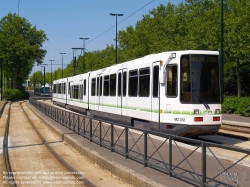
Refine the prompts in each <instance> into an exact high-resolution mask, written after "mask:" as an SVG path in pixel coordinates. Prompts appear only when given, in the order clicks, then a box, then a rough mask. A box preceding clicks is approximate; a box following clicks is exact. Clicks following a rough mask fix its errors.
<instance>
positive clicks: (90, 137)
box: [89, 118, 92, 142]
mask: <svg viewBox="0 0 250 187" xmlns="http://www.w3.org/2000/svg"><path fill="white" fill-rule="evenodd" d="M89 123H90V126H89V140H90V142H92V118H90V121H89Z"/></svg>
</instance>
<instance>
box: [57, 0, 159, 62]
mask: <svg viewBox="0 0 250 187" xmlns="http://www.w3.org/2000/svg"><path fill="white" fill-rule="evenodd" d="M154 1H155V0H152V1H150V2H148V3H147V4H146V5H144V6H142V7H141V8H139V9H138V10H136V11H135V12H133V13H132V14H130V15H128V16H127V17H125V18H124V19H122V20H121V21H119V22H118V23H117V24H120V23H122V22H124V21H125V20H127V19H128V18H130V17H131V16H133V15H134V14H136V13H137V12H139V11H140V10H142V9H144V8H145V7H147V6H148V5H150V4H151V3H152V2H154ZM115 26H116V25H113V26H112V27H110V28H109V29H107V30H105V31H103V32H102V33H101V34H99V35H97V36H96V37H94V38H93V39H91V40H89V41H88V42H87V43H86V44H85V45H87V44H89V43H91V42H93V41H95V40H96V39H97V38H99V37H101V36H102V35H104V34H105V33H107V32H108V31H110V30H111V29H113V28H114V27H115ZM70 50H72V49H71V48H70V49H68V51H70ZM86 50H87V49H86ZM87 51H88V50H87ZM72 53H73V51H72V52H70V53H67V55H65V56H64V60H65V59H67V57H69V56H70V58H71V55H72ZM61 60H62V58H60V59H58V60H55V62H59V61H61ZM65 65H68V64H65Z"/></svg>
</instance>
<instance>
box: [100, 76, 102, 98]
mask: <svg viewBox="0 0 250 187" xmlns="http://www.w3.org/2000/svg"><path fill="white" fill-rule="evenodd" d="M100 96H102V76H101V77H100Z"/></svg>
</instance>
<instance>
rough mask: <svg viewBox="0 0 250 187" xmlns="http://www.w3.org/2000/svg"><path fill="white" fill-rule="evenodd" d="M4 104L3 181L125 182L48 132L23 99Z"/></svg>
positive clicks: (20, 183)
mask: <svg viewBox="0 0 250 187" xmlns="http://www.w3.org/2000/svg"><path fill="white" fill-rule="evenodd" d="M6 108H8V113H7V112H5V115H6V118H7V120H6V121H7V122H6V133H5V137H4V143H3V147H4V149H3V152H4V154H3V156H4V161H5V162H4V165H5V166H6V167H5V168H6V169H5V171H4V172H3V175H2V182H3V183H4V184H5V185H9V186H27V185H31V184H34V185H35V186H37V184H38V185H40V186H43V185H45V186H46V185H48V184H49V185H52V184H55V185H57V186H69V185H70V186H91V187H92V186H95V185H94V184H93V183H95V184H97V185H98V186H104V184H107V185H105V186H111V184H115V185H117V186H127V185H126V184H124V183H122V182H121V181H119V180H118V179H115V178H114V177H112V176H110V175H108V173H106V172H104V171H100V168H98V167H97V166H95V165H94V164H90V163H89V162H88V161H86V160H87V159H86V158H85V159H84V158H83V156H82V155H80V154H79V153H76V151H75V150H74V149H73V148H70V147H68V146H67V145H65V143H64V142H63V141H62V140H60V138H58V137H57V138H55V134H53V133H51V132H48V129H47V127H46V125H44V124H42V122H41V120H40V119H38V118H37V117H36V116H35V114H34V113H33V112H32V111H31V110H30V109H29V107H28V105H27V103H26V102H24V103H12V104H11V103H9V104H7V105H6ZM7 127H8V128H7ZM44 127H46V128H44ZM66 160H67V161H66ZM81 168H83V169H81ZM93 173H95V174H93ZM85 174H86V175H87V177H86V176H85ZM90 176H91V177H90ZM89 178H90V179H89ZM101 180H102V181H101ZM0 182H1V179H0ZM103 182H104V183H103ZM101 184H102V185H101ZM34 185H33V186H34Z"/></svg>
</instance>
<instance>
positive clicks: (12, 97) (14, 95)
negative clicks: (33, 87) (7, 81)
mask: <svg viewBox="0 0 250 187" xmlns="http://www.w3.org/2000/svg"><path fill="white" fill-rule="evenodd" d="M29 96H30V95H29V93H28V92H27V91H24V90H18V89H6V90H5V91H4V93H3V99H5V100H6V101H16V100H23V99H28V98H29Z"/></svg>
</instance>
